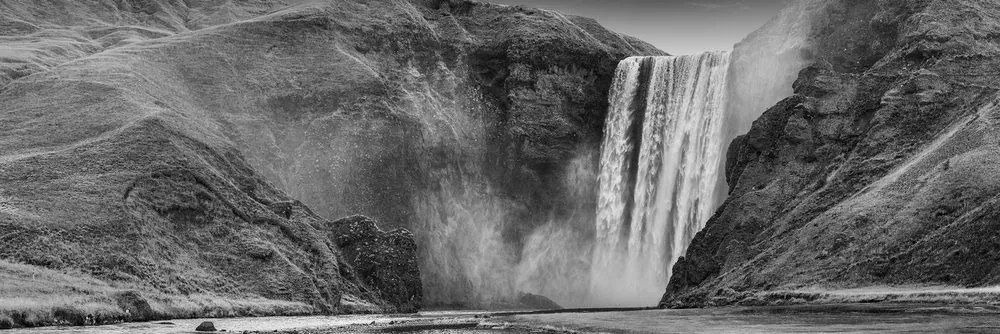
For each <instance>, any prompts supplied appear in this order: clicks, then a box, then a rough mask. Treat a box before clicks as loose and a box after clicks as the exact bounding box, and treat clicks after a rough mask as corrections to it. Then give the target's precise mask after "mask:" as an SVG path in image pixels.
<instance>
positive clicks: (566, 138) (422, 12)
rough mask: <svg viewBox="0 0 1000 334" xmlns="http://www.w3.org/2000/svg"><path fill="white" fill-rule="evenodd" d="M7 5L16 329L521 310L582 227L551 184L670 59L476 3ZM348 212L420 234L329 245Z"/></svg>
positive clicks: (5, 174)
mask: <svg viewBox="0 0 1000 334" xmlns="http://www.w3.org/2000/svg"><path fill="white" fill-rule="evenodd" d="M0 8H3V9H4V10H3V11H0V17H2V18H3V20H4V21H3V22H2V24H0V27H2V28H3V29H5V30H3V33H4V34H5V36H4V37H3V39H2V40H0V42H2V43H3V44H2V46H3V47H2V48H0V52H3V57H0V63H2V64H3V71H4V73H5V75H6V77H4V78H3V81H0V106H2V107H0V184H2V189H0V236H3V238H0V243H2V247H0V259H2V260H3V262H0V263H2V264H3V265H2V268H3V269H4V270H5V271H4V273H3V275H4V276H3V277H4V282H5V283H6V284H5V285H4V286H3V288H2V290H0V298H3V300H4V302H3V303H0V305H3V306H2V307H0V320H3V319H2V318H4V317H9V318H11V319H12V322H13V323H17V324H20V325H33V324H51V323H54V322H70V323H94V322H102V321H117V320H129V319H130V320H137V319H147V318H158V317H172V316H196V315H241V314H257V315H259V314H289V313H313V312H368V311H375V312H377V311H410V310H413V309H414V308H415V307H419V306H420V305H421V303H422V302H421V301H422V300H421V292H422V291H421V290H425V291H423V293H426V295H428V296H436V297H435V298H434V299H430V302H433V303H480V302H483V301H490V300H499V299H504V298H516V297H517V296H518V295H517V294H516V292H515V291H513V289H514V287H513V284H514V283H513V281H514V277H513V276H514V275H513V274H512V273H511V272H512V271H513V270H514V269H513V268H512V266H513V265H515V263H516V261H517V257H518V256H519V254H517V253H518V252H519V250H520V244H521V243H522V242H523V239H524V238H525V237H526V235H527V234H529V233H530V232H531V231H533V230H534V227H535V225H537V224H540V222H544V221H545V219H546V218H547V217H552V216H560V215H571V214H572V213H569V211H571V209H575V208H577V207H578V206H584V207H585V206H586V205H587V203H583V204H579V203H575V202H574V203H564V202H560V201H558V200H555V199H554V198H567V197H568V196H562V194H563V193H567V192H572V191H575V189H567V188H565V185H564V184H563V183H562V182H559V181H553V180H562V179H564V178H565V177H564V176H565V175H564V174H565V173H566V169H568V168H569V167H572V166H575V165H574V162H575V161H577V160H580V159H575V158H577V157H576V152H577V151H578V150H580V149H581V147H582V148H584V149H586V148H588V147H589V146H588V145H593V146H594V147H596V143H597V141H598V140H599V138H600V129H601V123H602V122H603V115H604V112H605V110H606V100H607V99H606V94H607V93H606V92H607V88H608V85H610V81H611V75H612V72H613V70H614V66H615V64H616V63H617V61H618V60H619V59H621V58H624V57H625V56H628V55H633V54H662V52H661V51H659V50H656V49H655V48H653V47H651V46H649V45H647V44H645V43H642V42H638V41H636V40H634V39H631V38H628V37H623V36H620V35H618V34H615V33H612V32H610V31H607V30H605V29H604V28H601V27H600V26H599V25H597V24H596V23H595V22H594V21H592V20H588V19H583V18H577V17H568V16H564V15H562V14H558V13H554V12H549V11H540V10H534V9H527V8H520V7H504V6H496V5H488V4H482V3H476V2H467V1H448V2H443V1H430V2H423V3H419V2H408V1H381V0H379V1H375V0H372V1H366V0H354V1H229V0H225V1H222V0H220V1H168V0H149V1H100V0H93V1H59V0H50V1H18V0H6V1H2V2H0ZM67 36H69V37H67ZM594 163H595V162H594V161H586V160H585V161H584V162H583V164H584V165H588V166H590V165H593V164H594ZM510 180H519V181H518V182H509V181H510ZM579 197H580V198H589V197H588V196H585V195H581V196H579ZM296 199H298V200H301V201H302V202H298V201H296ZM512 203H513V204H512ZM510 207H515V208H517V209H516V210H512V212H506V211H505V212H498V211H491V210H500V209H498V208H502V209H503V210H507V208H510ZM313 210H315V214H314V213H313ZM583 211H587V210H583ZM589 212H593V210H590V211H589ZM354 214H364V215H367V216H371V217H373V218H375V219H377V220H379V221H381V222H382V223H383V224H384V225H388V226H393V227H409V228H410V229H411V230H412V231H413V232H414V235H413V236H410V235H409V234H406V233H403V232H400V231H397V232H388V233H386V234H384V235H381V234H377V235H376V236H374V237H373V236H370V235H368V234H365V235H363V236H360V237H357V238H356V240H355V239H351V240H353V241H338V240H339V237H338V236H340V235H342V234H343V235H351V233H349V232H345V231H344V229H343V228H341V227H338V226H340V225H342V224H344V223H349V222H344V221H340V222H331V221H330V220H329V219H331V218H337V217H341V216H347V215H354ZM480 218H488V219H480ZM521 222H523V224H522V223H521ZM532 224H535V225H532ZM584 226H589V225H584ZM365 230H366V231H368V230H370V229H369V228H368V227H365ZM345 233H346V234H345ZM366 233H367V232H366ZM379 233H381V232H379ZM485 233H491V234H485ZM581 233H583V232H581ZM411 237H412V238H414V239H413V241H415V242H416V245H417V247H418V248H419V249H418V253H419V255H420V258H419V259H418V260H419V261H417V260H413V261H411V259H408V258H407V257H408V256H412V254H407V252H409V251H413V249H412V247H410V246H411V244H410V241H406V240H410V239H409V238H411ZM487 241H488V242H496V243H498V245H497V246H496V247H495V248H490V247H488V246H490V245H489V244H484V242H487ZM382 243H384V244H382ZM380 245H381V246H380ZM341 247H343V248H341ZM435 247H437V248H435ZM469 250H474V252H473V251H469ZM365 252H372V254H373V255H372V257H364V258H366V259H374V260H371V261H369V262H366V261H361V262H358V260H356V259H358V258H359V257H358V256H357V255H358V254H363V253H365ZM386 252H389V253H386ZM344 253H347V254H352V255H355V256H354V257H353V258H352V257H345V256H344V255H343V254H344ZM496 254H505V255H510V258H505V259H504V260H503V261H500V262H495V263H491V262H489V261H491V260H492V259H493V257H495V255H496ZM487 258H489V259H487ZM418 262H419V263H420V265H421V266H422V268H423V270H421V275H422V276H423V277H416V275H414V273H415V270H416V269H415V268H414V267H413V266H414V265H416V264H417V263H418ZM490 264H496V265H495V266H490ZM383 266H390V267H396V268H397V269H398V272H394V271H386V270H385V268H381V267H383ZM387 275H388V276H387ZM393 275H398V276H396V277H393ZM29 277H30V279H29ZM8 278H9V279H8ZM421 279H422V281H423V282H424V285H425V286H426V287H427V288H426V289H421V288H420V287H419V285H420V281H421ZM498 280H503V282H499V283H498V282H496V281H498ZM400 282H402V283H400ZM414 285H416V287H415V286H414ZM64 286H65V287H69V288H66V289H63V288H61V287H64ZM494 286H499V288H496V290H495V291H491V292H489V293H483V292H482V291H483V290H485V289H486V288H490V287H494ZM57 287H59V288H57ZM528 292H536V291H528ZM134 305H140V306H139V307H137V306H134ZM142 305H146V306H142ZM136 309H142V310H144V311H142V312H139V311H133V310H136Z"/></svg>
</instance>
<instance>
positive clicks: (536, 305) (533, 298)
mask: <svg viewBox="0 0 1000 334" xmlns="http://www.w3.org/2000/svg"><path fill="white" fill-rule="evenodd" d="M517 301H518V303H520V304H521V307H524V308H527V309H532V310H561V309H563V307H562V306H559V304H557V303H556V302H554V301H552V299H549V298H548V297H545V296H541V295H536V294H530V293H525V294H522V295H521V298H518V300H517Z"/></svg>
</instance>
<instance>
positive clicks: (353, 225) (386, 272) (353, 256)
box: [327, 216, 423, 312]
mask: <svg viewBox="0 0 1000 334" xmlns="http://www.w3.org/2000/svg"><path fill="white" fill-rule="evenodd" d="M327 229H328V230H329V232H328V233H329V234H328V235H329V236H330V238H333V239H334V240H335V241H336V243H337V247H340V249H341V250H342V251H343V252H344V258H345V259H346V260H347V263H348V264H350V266H351V267H352V268H354V272H355V273H356V274H357V275H358V276H360V277H359V278H360V279H361V281H363V282H365V283H366V284H367V286H370V287H372V288H373V289H374V290H375V291H377V293H378V294H379V297H381V298H383V299H385V300H386V301H388V302H390V303H392V304H393V305H395V306H396V307H397V309H398V310H399V311H401V312H416V311H418V310H419V309H420V307H421V303H422V301H423V285H422V284H421V282H420V269H419V268H418V267H417V244H416V242H415V241H414V238H413V234H411V233H410V232H409V231H407V230H404V229H397V230H393V231H390V232H384V231H382V230H380V229H379V228H378V226H377V225H376V222H375V221H374V220H372V219H371V218H368V217H365V216H353V217H347V218H343V219H340V220H337V221H334V222H332V223H330V224H328V225H327Z"/></svg>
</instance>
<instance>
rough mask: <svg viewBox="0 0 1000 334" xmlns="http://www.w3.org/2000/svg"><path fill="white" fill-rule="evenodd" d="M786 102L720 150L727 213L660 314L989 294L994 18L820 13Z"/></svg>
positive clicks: (674, 282) (878, 8) (994, 171)
mask: <svg viewBox="0 0 1000 334" xmlns="http://www.w3.org/2000/svg"><path fill="white" fill-rule="evenodd" d="M814 10H817V11H819V12H816V13H814V14H818V15H814V16H813V17H814V18H816V19H814V21H813V22H812V29H811V33H810V35H809V37H808V45H809V46H808V48H807V49H806V51H807V52H805V53H803V54H806V55H812V58H811V63H812V64H813V65H811V66H809V67H807V68H806V69H804V70H803V71H802V72H801V73H800V75H799V77H798V80H797V81H796V82H795V84H794V89H795V95H794V96H792V97H789V98H787V99H785V100H784V101H782V102H780V103H778V104H777V105H776V106H774V107H773V108H770V109H769V110H768V111H767V112H765V113H764V115H763V116H762V117H761V118H760V119H758V120H757V121H756V122H754V124H753V128H752V129H751V130H750V132H749V133H748V134H746V135H744V136H741V137H739V138H737V139H736V140H735V141H734V142H733V144H732V146H731V147H730V151H729V157H728V163H727V168H726V173H727V178H728V181H729V184H730V187H731V188H732V189H731V193H730V197H729V199H728V200H727V201H726V202H725V204H724V205H723V207H722V208H721V209H720V210H719V211H718V212H717V214H716V215H715V216H714V217H713V218H712V219H711V220H710V221H709V223H708V226H707V227H706V229H705V230H704V231H703V232H701V233H699V234H698V236H697V237H696V238H695V240H694V242H693V244H692V246H691V247H690V249H689V250H688V252H687V255H686V257H685V258H684V259H683V260H681V261H680V262H679V263H678V264H677V266H676V267H675V268H674V276H673V278H672V279H671V281H670V283H669V285H668V287H667V291H666V294H665V295H664V297H663V300H662V302H661V305H662V306H675V307H676V306H700V305H719V304H730V303H754V302H755V301H759V299H757V296H756V295H758V294H757V293H759V292H766V291H794V290H797V289H803V288H811V289H813V288H819V289H838V288H854V287H866V286H901V285H903V286H905V285H947V286H962V287H979V286H989V285H995V284H998V283H1000V272H998V270H1000V269H998V268H1000V266H997V264H998V263H1000V236H998V235H997V233H996V232H997V231H998V230H1000V209H998V208H1000V207H998V205H997V204H998V201H1000V197H997V194H998V191H1000V146H998V145H1000V138H998V134H1000V125H998V124H997V120H998V119H1000V107H998V95H997V91H998V88H1000V73H997V70H996V69H997V68H998V65H1000V39H998V36H1000V4H998V3H997V2H996V1H992V0H947V1H945V0H935V1H930V0H922V1H897V0H881V1H856V0H826V1H822V5H821V6H818V7H817V8H816V9H814Z"/></svg>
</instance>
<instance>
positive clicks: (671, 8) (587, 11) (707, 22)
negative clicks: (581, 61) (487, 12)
mask: <svg viewBox="0 0 1000 334" xmlns="http://www.w3.org/2000/svg"><path fill="white" fill-rule="evenodd" d="M484 1H487V2H494V3H501V4H508V5H525V6H531V7H540V8H547V9H554V10H558V11H560V12H563V13H567V14H575V15H581V16H587V17H592V18H594V19H597V21H599V22H601V24H603V25H604V26H605V27H608V28H610V29H611V30H614V31H617V32H620V33H624V34H627V35H631V36H635V37H638V38H640V39H642V40H644V41H647V42H649V43H652V44H653V45H656V46H657V47H659V48H660V49H661V50H663V51H666V52H669V53H672V54H677V55H681V54H692V53H700V52H704V51H710V50H730V49H732V46H733V44H736V42H739V41H740V40H741V39H743V37H745V36H746V35H747V34H749V33H750V32H752V31H754V30H756V29H757V28H758V27H760V26H761V25H763V24H764V23H766V22H767V21H768V19H770V18H771V17H773V16H775V15H776V14H777V13H778V11H779V10H781V8H782V7H783V6H784V4H785V3H786V2H787V1H788V0H484ZM792 1H795V0H792Z"/></svg>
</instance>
